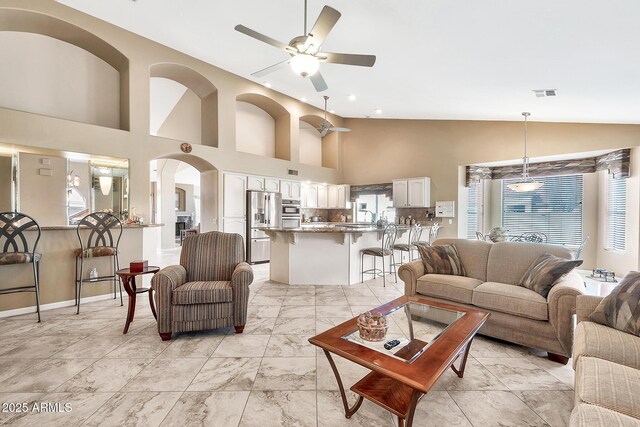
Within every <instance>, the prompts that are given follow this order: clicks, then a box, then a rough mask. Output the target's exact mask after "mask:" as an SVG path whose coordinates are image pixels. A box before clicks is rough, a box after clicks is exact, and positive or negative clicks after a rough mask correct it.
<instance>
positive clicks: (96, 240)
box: [74, 212, 123, 314]
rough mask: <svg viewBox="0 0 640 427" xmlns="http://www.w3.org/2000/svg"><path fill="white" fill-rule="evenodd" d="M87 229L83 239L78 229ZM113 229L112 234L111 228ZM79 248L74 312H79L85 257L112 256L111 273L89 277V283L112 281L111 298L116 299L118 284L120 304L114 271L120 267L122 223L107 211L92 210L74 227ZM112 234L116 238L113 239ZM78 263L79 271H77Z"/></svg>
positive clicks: (117, 281)
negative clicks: (119, 253)
mask: <svg viewBox="0 0 640 427" xmlns="http://www.w3.org/2000/svg"><path fill="white" fill-rule="evenodd" d="M82 229H86V230H88V236H87V237H86V238H85V239H83V238H82V236H81V235H80V230H82ZM112 229H114V233H113V234H112V232H111V230H112ZM76 233H77V234H78V240H79V241H80V248H79V249H76V250H75V252H74V254H75V256H76V305H77V306H78V309H77V310H76V314H80V299H81V297H82V284H83V283H84V282H85V281H87V279H85V278H84V260H85V258H98V257H105V256H110V257H113V274H111V275H107V276H99V277H97V278H94V279H89V281H90V282H91V283H95V282H106V281H112V282H113V299H116V284H118V285H119V286H120V305H123V300H122V283H120V281H119V280H118V275H117V274H116V272H117V271H118V270H119V269H120V263H119V261H118V245H119V244H120V237H121V236H122V223H121V222H120V220H119V219H118V218H117V217H115V216H114V215H111V214H110V213H107V212H94V213H92V214H89V215H87V216H85V217H84V218H82V219H81V220H80V222H79V223H78V227H77V228H76ZM114 234H117V238H115V239H114ZM78 264H80V271H78Z"/></svg>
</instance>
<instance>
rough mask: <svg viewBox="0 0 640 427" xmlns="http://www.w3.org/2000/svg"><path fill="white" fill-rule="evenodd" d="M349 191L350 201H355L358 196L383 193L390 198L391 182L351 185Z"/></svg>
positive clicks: (391, 193)
mask: <svg viewBox="0 0 640 427" xmlns="http://www.w3.org/2000/svg"><path fill="white" fill-rule="evenodd" d="M349 191H350V193H351V201H352V202H355V201H356V199H357V198H358V197H360V196H366V195H372V194H383V195H385V196H387V197H388V198H390V199H393V184H392V183H390V182H385V183H382V184H365V185H352V186H351V187H350V189H349Z"/></svg>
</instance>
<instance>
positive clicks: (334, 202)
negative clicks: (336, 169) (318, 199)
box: [328, 185, 340, 208]
mask: <svg viewBox="0 0 640 427" xmlns="http://www.w3.org/2000/svg"><path fill="white" fill-rule="evenodd" d="M339 188H340V186H339V185H330V186H329V206H328V207H330V208H337V207H340V204H339V203H338V189H339Z"/></svg>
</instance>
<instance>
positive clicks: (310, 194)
mask: <svg viewBox="0 0 640 427" xmlns="http://www.w3.org/2000/svg"><path fill="white" fill-rule="evenodd" d="M302 207H303V208H317V207H318V186H317V185H315V184H304V185H303V186H302Z"/></svg>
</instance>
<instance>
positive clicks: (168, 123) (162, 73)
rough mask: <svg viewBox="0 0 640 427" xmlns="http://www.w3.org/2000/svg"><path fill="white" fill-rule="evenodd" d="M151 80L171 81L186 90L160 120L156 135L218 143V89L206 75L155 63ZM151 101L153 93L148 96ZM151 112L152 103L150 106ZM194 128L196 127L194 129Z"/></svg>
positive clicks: (172, 65)
mask: <svg viewBox="0 0 640 427" xmlns="http://www.w3.org/2000/svg"><path fill="white" fill-rule="evenodd" d="M149 76H150V78H151V79H155V78H161V79H168V80H173V81H175V82H177V83H179V84H181V85H183V86H185V87H186V88H187V89H188V90H187V91H186V92H185V93H184V95H183V96H182V98H180V99H179V100H178V102H177V103H176V104H175V106H174V107H173V109H172V110H171V112H170V113H169V115H168V116H167V117H166V118H165V119H164V120H163V123H162V125H161V126H160V130H159V132H158V136H166V137H169V138H173V139H178V140H184V141H189V142H193V143H195V144H202V145H207V146H209V147H217V146H218V89H217V88H216V86H215V85H214V84H213V83H211V81H209V80H208V79H207V78H206V77H204V76H203V75H202V74H200V73H198V72H197V71H195V70H193V69H191V68H189V67H186V66H184V65H181V64H174V63H160V64H154V65H152V66H151V68H150V70H149ZM150 98H151V99H152V100H153V98H154V94H153V93H152V94H151V97H150ZM150 113H151V114H154V106H153V105H151V106H150ZM194 127H195V129H194Z"/></svg>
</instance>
